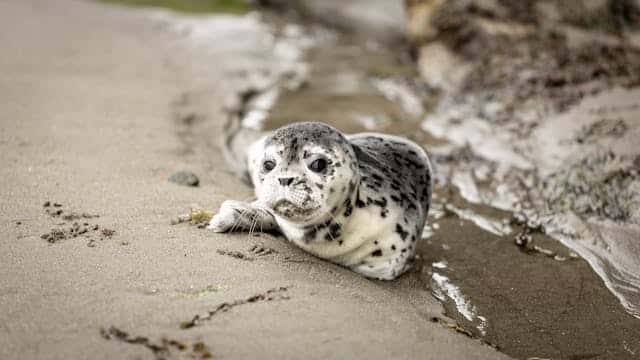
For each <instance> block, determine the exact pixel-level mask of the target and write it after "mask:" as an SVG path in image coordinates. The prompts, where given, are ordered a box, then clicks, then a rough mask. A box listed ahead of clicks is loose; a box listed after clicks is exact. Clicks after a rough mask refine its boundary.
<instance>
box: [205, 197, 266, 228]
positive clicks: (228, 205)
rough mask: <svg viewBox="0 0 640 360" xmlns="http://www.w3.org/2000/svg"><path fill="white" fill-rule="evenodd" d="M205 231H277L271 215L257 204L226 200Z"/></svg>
mask: <svg viewBox="0 0 640 360" xmlns="http://www.w3.org/2000/svg"><path fill="white" fill-rule="evenodd" d="M207 229H211V230H213V231H215V232H233V231H249V232H254V231H258V232H273V231H277V230H278V224H277V223H276V221H275V219H274V217H273V215H271V213H269V212H268V211H266V210H265V209H264V208H263V207H261V206H260V204H259V203H258V202H253V203H246V202H242V201H236V200H226V201H225V202H223V203H222V205H221V206H220V211H218V213H217V214H216V215H215V216H214V217H213V218H212V219H211V221H210V222H209V226H207Z"/></svg>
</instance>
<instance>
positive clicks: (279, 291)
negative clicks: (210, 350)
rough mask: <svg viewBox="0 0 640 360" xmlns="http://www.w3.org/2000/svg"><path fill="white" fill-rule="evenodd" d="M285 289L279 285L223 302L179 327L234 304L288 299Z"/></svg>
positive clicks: (234, 305)
mask: <svg viewBox="0 0 640 360" xmlns="http://www.w3.org/2000/svg"><path fill="white" fill-rule="evenodd" d="M287 290H289V287H288V286H281V287H279V288H274V289H271V290H267V291H266V292H264V293H262V294H257V295H253V296H250V297H248V298H246V299H240V300H234V301H232V302H224V303H222V304H220V305H218V306H216V307H215V308H214V309H213V310H211V311H209V312H207V313H206V314H205V315H196V316H194V317H193V319H191V320H189V321H184V322H182V323H181V324H180V328H181V329H190V328H192V327H195V326H198V325H200V324H201V323H202V322H204V321H209V320H211V319H212V318H213V317H214V316H216V314H218V313H221V312H227V311H229V310H231V309H232V308H234V307H236V306H240V305H247V304H251V303H256V302H262V301H273V300H289V297H288V296H287V295H284V294H283V293H284V292H286V291H287Z"/></svg>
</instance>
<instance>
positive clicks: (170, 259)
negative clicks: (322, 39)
mask: <svg viewBox="0 0 640 360" xmlns="http://www.w3.org/2000/svg"><path fill="white" fill-rule="evenodd" d="M154 19H155V18H153V16H150V15H149V13H148V12H144V11H133V10H130V9H123V8H116V7H109V6H104V5H100V4H96V3H87V2H82V1H72V0H65V1H58V2H56V3H55V4H53V3H52V2H50V1H35V0H33V1H4V2H2V3H1V4H0V20H1V21H0V44H2V49H3V55H2V56H0V94H2V106H0V118H1V119H2V122H1V125H0V159H1V163H2V169H1V170H0V175H1V179H2V180H0V181H1V185H0V189H1V190H0V233H1V234H2V236H1V237H0V239H1V240H0V251H1V252H2V253H3V261H2V262H0V272H2V276H1V277H0V334H1V335H0V358H2V359H30V358H37V359H69V358H92V359H112V358H126V359H137V358H145V359H146V358H149V359H154V358H156V359H160V358H200V359H205V358H209V357H211V356H212V357H214V358H255V357H263V358H278V359H282V358H300V357H301V356H302V355H303V354H304V356H305V357H308V358H344V357H349V358H427V359H442V358H465V359H474V358H477V359H490V358H491V359H493V358H506V356H505V355H503V354H501V353H498V352H496V351H495V350H494V349H493V348H491V347H489V346H486V345H483V344H482V343H481V342H480V341H478V340H474V339H470V338H468V337H465V336H461V335H460V334H458V333H456V332H455V331H452V330H451V329H450V328H449V326H447V325H446V323H447V322H448V321H450V320H447V319H446V318H445V317H444V316H443V315H442V314H441V306H440V304H439V303H438V302H437V301H436V300H435V299H434V298H433V297H432V296H431V291H430V287H429V284H428V282H426V281H425V278H424V277H423V276H419V275H416V274H413V275H408V276H405V277H403V278H402V279H401V280H399V281H396V282H376V281H369V280H366V279H363V278H362V277H359V276H357V275H356V274H353V273H351V272H349V271H347V270H345V269H342V268H340V267H337V266H334V265H331V264H328V263H326V262H323V261H320V260H317V259H315V258H313V257H311V256H309V255H307V254H305V253H303V252H301V251H300V250H298V249H296V248H294V247H292V246H290V245H289V244H287V243H285V242H284V241H282V239H278V238H274V237H271V236H267V235H259V236H247V234H237V235H215V234H212V233H209V232H207V231H204V230H202V229H198V228H197V227H195V226H189V225H187V224H180V225H170V220H171V219H172V218H174V217H175V216H177V215H178V214H180V213H183V212H186V211H188V210H189V209H190V208H191V206H192V204H194V203H197V204H199V205H200V206H202V207H205V208H208V209H215V208H217V207H218V206H219V204H220V202H222V201H223V200H224V199H227V198H245V197H248V196H250V189H248V188H246V187H244V186H242V185H240V184H239V182H238V181H237V179H236V178H235V177H234V175H233V174H232V173H231V171H230V170H229V169H228V168H227V167H226V165H224V160H223V159H222V155H221V153H220V151H219V145H218V144H219V142H218V135H219V134H220V133H221V132H222V127H223V124H224V121H225V119H226V114H225V112H224V111H223V104H224V99H225V98H226V97H227V96H228V95H229V93H232V92H234V89H240V88H241V87H242V82H243V81H242V79H241V77H239V76H238V74H239V68H242V66H253V64H255V63H260V61H259V59H256V57H257V58H259V57H260V54H256V53H255V49H254V48H252V46H251V41H249V40H250V39H245V40H247V42H244V41H239V40H242V39H243V38H242V36H244V34H245V33H244V32H242V31H244V30H246V29H249V30H247V31H248V33H251V31H253V30H251V29H252V28H251V26H249V25H251V21H250V20H246V21H244V22H241V23H240V25H238V26H239V28H232V30H233V31H235V32H234V33H235V34H242V36H241V37H240V38H239V39H236V38H233V37H232V38H231V39H230V40H229V41H233V43H232V44H228V43H224V42H223V41H222V40H220V39H219V42H213V43H212V44H209V45H212V46H211V47H209V48H208V49H202V48H198V47H192V46H188V45H185V42H184V37H183V36H182V35H180V34H179V33H178V32H174V31H167V28H166V26H165V25H164V24H165V23H163V22H162V21H158V20H157V19H156V20H154ZM232 20H233V21H232V22H231V23H236V20H234V19H232ZM219 21H223V20H219ZM225 21H226V20H225ZM245 25H246V26H245ZM243 26H245V27H243ZM243 29H244V30H243ZM227 35H228V34H225V36H227ZM231 45H233V46H231ZM184 169H187V170H190V171H193V172H195V173H196V174H197V175H198V176H199V177H200V186H199V187H193V188H192V187H183V186H179V185H176V184H174V183H171V182H169V181H168V180H167V179H168V178H169V176H170V175H172V174H173V173H175V172H177V171H180V170H184ZM47 201H48V202H49V206H46V207H45V206H44V205H45V203H46V202H47ZM56 204H59V205H60V206H56ZM58 211H61V212H60V213H58ZM85 213H86V214H90V215H92V216H93V215H98V217H91V218H85V217H83V216H82V214H85ZM65 215H76V216H70V217H67V218H65V217H64V216H65ZM74 223H78V225H74ZM85 223H86V224H87V225H85ZM96 225H98V229H96V230H93V228H94V227H95V226H96ZM85 228H86V230H87V231H86V232H85V231H84V230H85ZM71 229H77V230H73V231H72V230H71ZM102 229H107V230H111V231H113V232H111V231H108V232H106V233H105V232H103V231H101V230H102ZM52 230H57V231H61V232H63V233H65V234H69V236H67V238H65V239H61V240H60V241H55V242H49V241H48V238H42V237H41V235H43V234H47V233H51V232H52ZM107 234H108V236H107ZM74 235H75V237H74ZM235 253H243V254H246V255H247V256H249V257H251V258H252V259H253V260H246V259H239V258H238V257H236V256H229V254H235ZM215 309H218V310H215ZM220 309H222V310H220ZM197 314H200V315H201V318H202V319H205V320H203V321H202V322H200V323H198V324H197V326H195V327H193V328H188V329H184V328H181V326H180V325H181V324H183V323H185V322H187V323H188V322H189V321H190V320H192V319H193V318H194V316H196V315H197ZM206 314H208V315H206ZM433 318H439V319H443V320H442V321H439V322H433V321H431V319H433Z"/></svg>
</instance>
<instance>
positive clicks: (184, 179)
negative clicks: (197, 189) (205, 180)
mask: <svg viewBox="0 0 640 360" xmlns="http://www.w3.org/2000/svg"><path fill="white" fill-rule="evenodd" d="M169 181H171V182H173V183H176V184H178V185H184V186H198V184H200V179H198V177H197V176H196V174H194V173H192V172H191V171H178V172H177V173H174V174H173V175H171V176H169Z"/></svg>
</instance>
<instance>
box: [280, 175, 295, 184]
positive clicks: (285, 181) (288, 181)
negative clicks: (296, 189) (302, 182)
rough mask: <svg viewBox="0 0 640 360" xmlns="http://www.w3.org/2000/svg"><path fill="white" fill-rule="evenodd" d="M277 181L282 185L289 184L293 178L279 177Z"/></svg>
mask: <svg viewBox="0 0 640 360" xmlns="http://www.w3.org/2000/svg"><path fill="white" fill-rule="evenodd" d="M278 181H279V182H280V185H282V186H289V185H291V183H292V182H293V178H292V177H287V178H279V179H278Z"/></svg>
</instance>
